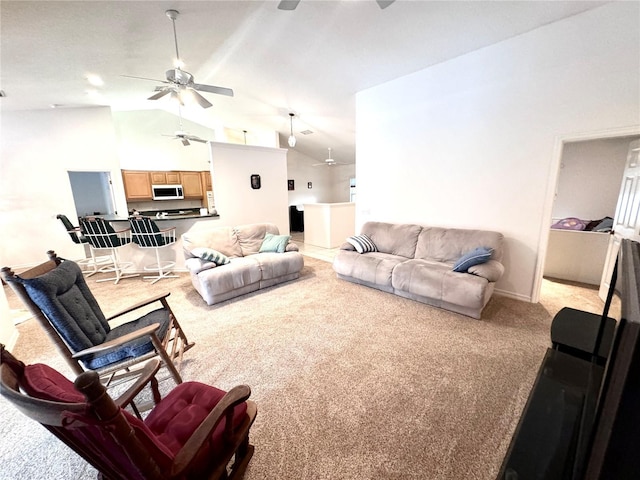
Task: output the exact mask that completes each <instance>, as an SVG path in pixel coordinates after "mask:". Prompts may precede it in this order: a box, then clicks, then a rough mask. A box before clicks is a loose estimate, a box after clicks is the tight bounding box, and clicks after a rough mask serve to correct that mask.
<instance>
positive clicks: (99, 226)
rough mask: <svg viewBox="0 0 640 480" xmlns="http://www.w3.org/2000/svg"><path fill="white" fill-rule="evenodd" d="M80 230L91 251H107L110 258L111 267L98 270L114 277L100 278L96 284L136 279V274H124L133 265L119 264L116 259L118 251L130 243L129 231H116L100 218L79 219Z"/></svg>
mask: <svg viewBox="0 0 640 480" xmlns="http://www.w3.org/2000/svg"><path fill="white" fill-rule="evenodd" d="M80 228H81V229H82V233H83V234H84V236H85V237H86V238H87V241H88V242H89V245H90V246H91V250H92V251H93V250H107V251H108V252H109V256H110V257H111V261H112V265H110V266H108V267H103V268H101V269H100V271H102V272H114V273H115V277H110V278H101V279H99V280H96V282H108V281H110V280H115V282H114V283H116V284H117V283H118V282H119V281H120V280H121V279H123V278H131V277H138V276H139V275H138V274H137V273H132V274H124V270H125V269H127V268H129V267H131V266H132V265H133V263H132V262H121V261H120V258H119V257H118V249H119V248H120V247H124V246H126V245H128V244H129V243H131V229H130V228H127V229H124V230H118V231H117V232H116V231H115V230H114V229H113V227H112V226H111V225H110V224H109V222H106V221H105V220H104V219H103V218H101V217H84V218H81V219H80Z"/></svg>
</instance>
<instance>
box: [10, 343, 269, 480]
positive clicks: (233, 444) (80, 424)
mask: <svg viewBox="0 0 640 480" xmlns="http://www.w3.org/2000/svg"><path fill="white" fill-rule="evenodd" d="M0 354H1V357H2V365H1V366H0V393H1V394H2V396H3V397H5V398H6V399H7V400H8V401H9V402H11V403H12V404H13V405H15V406H16V407H17V408H18V409H19V410H20V411H22V412H23V413H24V414H25V415H27V416H28V417H30V418H32V419H34V420H36V421H37V422H39V423H41V424H42V425H43V426H44V427H46V428H47V429H48V430H49V431H51V432H52V433H53V434H54V435H55V436H56V437H58V438H59V439H60V440H62V441H63V442H64V443H66V444H67V445H68V446H69V447H70V448H72V449H73V450H74V451H75V452H77V453H78V454H79V455H80V456H82V457H83V458H84V459H85V460H87V461H88V462H89V463H90V464H91V465H93V467H95V468H96V469H97V470H98V471H99V472H100V474H99V476H98V477H99V478H102V479H108V480H116V479H122V480H151V479H158V480H160V479H164V480H167V479H176V480H177V479H180V480H187V479H190V480H196V479H198V480H200V479H219V478H224V479H226V478H230V479H240V478H242V477H243V476H244V472H245V470H246V468H247V465H248V463H249V461H250V459H251V457H252V455H253V449H254V447H253V445H250V444H249V429H250V427H251V425H252V424H253V421H254V420H255V417H256V414H257V407H256V404H255V403H254V402H252V401H251V400H248V398H249V396H250V395H251V390H250V388H249V387H248V386H246V385H240V386H237V387H234V388H233V389H231V390H230V391H229V392H228V393H225V392H223V391H222V390H218V389H217V388H215V387H211V386H209V385H204V384H202V383H198V382H184V383H181V384H180V385H178V386H177V387H176V388H175V389H174V390H172V391H171V392H170V393H169V394H168V395H167V396H166V397H165V398H164V399H160V394H159V392H158V383H157V381H156V380H155V373H156V372H157V371H158V369H159V368H160V362H159V360H157V359H153V360H150V361H149V362H148V363H147V364H146V365H145V367H144V369H143V371H142V373H141V375H140V377H139V379H138V380H137V381H136V382H135V383H134V384H133V385H132V386H131V387H129V389H128V390H127V391H126V392H124V393H123V394H122V395H120V397H119V398H117V399H115V400H114V399H112V398H111V397H110V396H109V395H108V394H107V393H106V391H105V388H104V387H103V386H102V384H101V383H100V381H99V378H98V375H97V374H96V373H95V372H93V371H87V372H84V373H82V374H80V375H79V376H78V378H77V379H76V380H75V382H73V383H72V382H71V381H70V380H68V379H67V378H66V377H64V376H63V375H61V374H60V373H58V372H57V371H56V370H54V369H52V368H50V367H48V366H47V365H43V364H34V365H25V364H24V363H22V362H20V361H19V360H17V359H16V358H15V357H14V356H13V355H11V354H10V353H9V352H8V351H6V350H5V349H4V345H0ZM147 384H150V385H151V390H152V392H153V397H154V401H155V402H156V406H155V407H154V408H153V410H152V411H151V412H150V413H149V415H148V416H147V417H146V418H145V419H144V420H140V419H139V418H137V417H135V416H134V415H132V414H130V413H129V412H128V411H126V410H125V409H124V407H126V406H127V405H129V404H131V402H132V401H133V399H134V398H135V396H136V395H137V394H138V393H140V391H141V390H142V389H143V388H144V387H145V386H146V385H147Z"/></svg>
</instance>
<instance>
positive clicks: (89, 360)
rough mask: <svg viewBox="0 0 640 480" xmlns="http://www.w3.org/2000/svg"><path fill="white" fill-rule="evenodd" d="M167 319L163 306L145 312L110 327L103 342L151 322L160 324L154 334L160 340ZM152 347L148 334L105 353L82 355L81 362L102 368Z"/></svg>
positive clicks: (146, 351)
mask: <svg viewBox="0 0 640 480" xmlns="http://www.w3.org/2000/svg"><path fill="white" fill-rule="evenodd" d="M169 321H170V318H169V312H168V311H167V310H166V309H164V308H159V309H158V310H154V311H152V312H149V313H147V314H146V315H144V316H143V317H140V318H138V319H137V320H132V321H130V322H127V323H123V324H122V325H120V326H118V327H115V328H113V329H111V330H110V331H109V333H108V334H107V338H106V340H105V342H108V341H110V340H114V339H116V338H120V337H122V336H123V335H127V334H129V333H131V332H135V331H136V330H139V329H141V328H144V327H147V326H149V325H151V324H152V323H159V324H160V326H159V327H158V329H157V330H156V335H157V336H158V339H160V341H162V339H163V338H164V336H165V335H166V333H167V329H168V328H169ZM153 349H154V347H153V342H151V340H150V338H149V337H148V336H144V337H141V338H138V339H136V340H132V341H130V342H127V343H125V344H124V345H123V346H122V347H120V348H119V349H117V350H113V351H108V352H107V353H101V354H99V355H90V356H87V357H84V358H82V363H83V364H84V365H85V367H87V368H88V369H91V370H96V369H99V368H104V367H106V366H108V365H111V364H113V363H118V362H121V361H125V360H128V359H133V358H137V357H140V356H141V355H144V354H146V353H149V352H151V351H153Z"/></svg>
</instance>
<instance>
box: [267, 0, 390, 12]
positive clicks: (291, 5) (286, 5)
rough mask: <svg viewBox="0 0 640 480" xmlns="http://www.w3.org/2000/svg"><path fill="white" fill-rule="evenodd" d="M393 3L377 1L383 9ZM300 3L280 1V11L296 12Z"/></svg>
mask: <svg viewBox="0 0 640 480" xmlns="http://www.w3.org/2000/svg"><path fill="white" fill-rule="evenodd" d="M393 2H395V0H376V3H377V4H378V6H379V7H380V8H381V9H385V8H387V7H388V6H389V5H391V4H392V3H393ZM299 3H300V0H280V3H278V8H279V9H280V10H295V9H296V7H297V6H298V4H299Z"/></svg>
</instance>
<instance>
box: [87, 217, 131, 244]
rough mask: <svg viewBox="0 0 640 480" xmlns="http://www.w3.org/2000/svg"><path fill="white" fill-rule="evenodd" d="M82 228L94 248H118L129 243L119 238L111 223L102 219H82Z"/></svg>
mask: <svg viewBox="0 0 640 480" xmlns="http://www.w3.org/2000/svg"><path fill="white" fill-rule="evenodd" d="M80 228H81V229H82V232H83V233H84V236H85V237H87V240H88V242H89V243H90V244H91V246H92V247H93V248H116V247H120V246H122V245H124V244H126V243H129V242H127V241H125V240H123V239H122V238H120V237H118V234H117V233H116V231H115V230H114V229H113V227H112V226H111V225H110V224H109V222H106V221H105V220H104V219H103V218H100V217H84V218H81V219H80Z"/></svg>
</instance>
